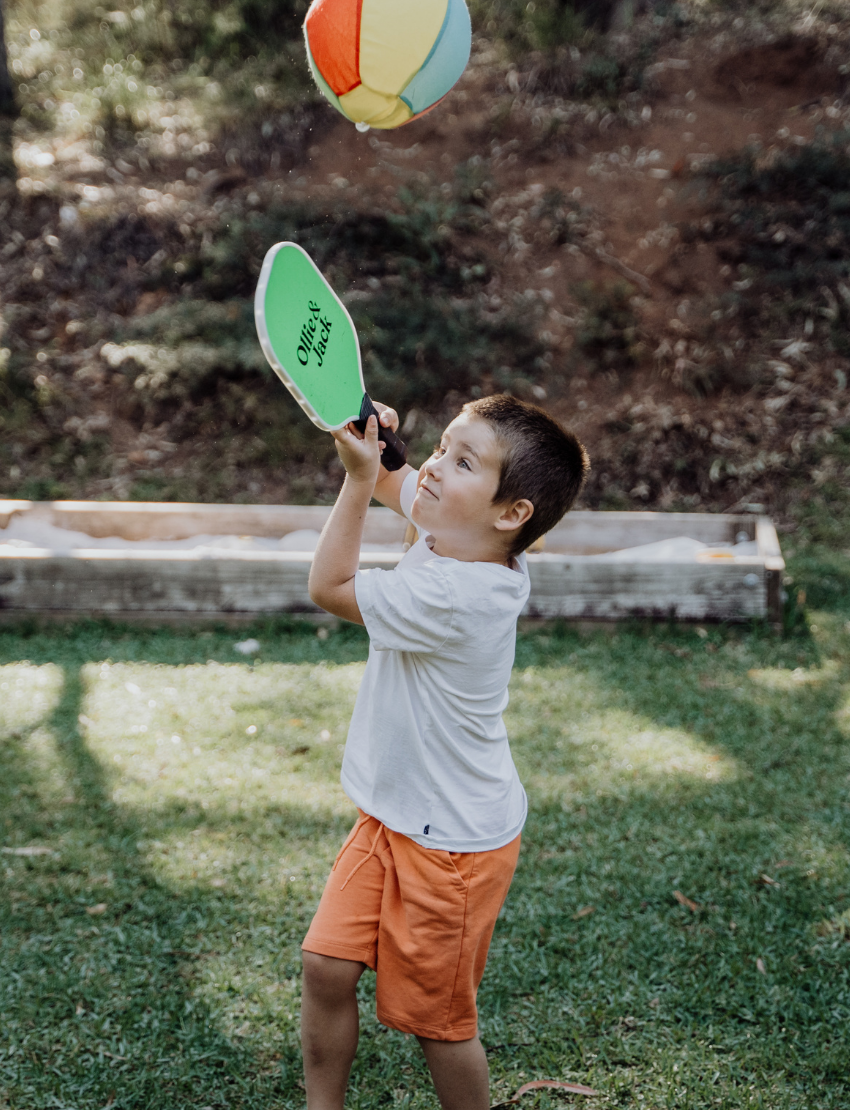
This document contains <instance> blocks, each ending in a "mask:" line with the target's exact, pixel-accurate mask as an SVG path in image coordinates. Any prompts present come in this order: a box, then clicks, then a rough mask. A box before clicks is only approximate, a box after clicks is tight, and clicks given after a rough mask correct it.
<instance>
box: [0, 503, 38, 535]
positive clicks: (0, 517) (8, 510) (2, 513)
mask: <svg viewBox="0 0 850 1110" xmlns="http://www.w3.org/2000/svg"><path fill="white" fill-rule="evenodd" d="M34 504H36V502H34V501H4V500H2V499H0V528H8V527H9V521H10V520H11V519H12V517H13V516H15V515H16V514H18V513H25V512H29V511H30V510H31V509H32V507H33V505H34Z"/></svg>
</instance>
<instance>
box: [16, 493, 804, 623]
mask: <svg viewBox="0 0 850 1110" xmlns="http://www.w3.org/2000/svg"><path fill="white" fill-rule="evenodd" d="M329 512H330V508H329V507H324V506H304V507H302V506H297V505H281V506H275V505H194V504H169V503H158V502H127V501H116V502H97V501H50V502H33V501H3V500H0V529H2V528H6V527H7V525H8V523H9V521H10V520H11V519H12V517H13V516H15V515H18V514H23V515H27V516H30V517H31V519H33V520H39V521H42V522H45V523H49V524H52V525H54V526H58V527H61V528H66V529H70V530H72V531H77V532H84V533H86V534H88V535H90V536H92V537H96V538H105V537H109V536H118V537H121V538H123V539H128V540H141V541H144V540H180V539H188V538H189V537H192V536H195V535H237V536H257V537H261V536H262V537H271V538H278V539H279V538H281V537H282V536H284V535H286V534H287V533H290V532H294V531H297V530H300V529H315V530H317V531H318V530H321V528H322V525H323V524H324V522H325V520H326V519H327V516H328V514H329ZM404 533H405V521H404V520H403V519H402V518H401V517H399V516H398V515H397V514H395V513H393V512H392V511H391V510H390V509H383V508H372V509H369V512H368V517H367V521H366V529H365V534H364V542H368V543H372V544H381V543H386V544H388V545H390V544H398V543H400V542H401V541H402V540H403V538H404ZM742 534H746V536H747V538H748V539H750V540H755V541H756V544H757V554H755V555H730V556H729V557H723V558H716V559H708V560H706V561H697V560H692V559H688V560H682V561H672V560H671V561H668V562H664V563H651V562H638V561H636V562H624V561H597V560H594V559H588V558H584V556H592V555H598V554H601V553H603V552H606V551H612V550H618V549H622V548H626V547H635V546H637V545H639V544H646V543H652V542H655V541H658V540H664V539H672V538H674V537H677V536H688V537H690V538H692V539H696V540H700V541H702V542H703V543H707V544H718V543H733V542H735V540H736V539H738V538H740V537H741V535H742ZM0 535H1V533H0ZM400 557H401V555H400V553H399V552H397V551H389V550H388V551H386V552H382V551H380V550H378V551H374V552H364V553H362V556H361V562H360V565H361V566H362V567H392V566H394V565H395V564H396V562H397V561H398V560H399V558H400ZM311 560H312V553H311V552H299V551H268V550H263V551H259V550H258V551H250V550H234V551H222V552H220V553H216V554H215V555H214V556H212V555H210V554H209V553H208V552H207V553H196V552H194V551H191V550H175V551H160V550H155V549H148V550H145V549H144V547H143V546H142V547H140V548H139V550H134V551H129V552H128V551H125V550H104V549H101V548H96V547H93V548H91V549H80V550H77V551H74V552H71V553H64V554H60V553H55V552H52V551H48V550H45V549H28V548H20V547H18V548H6V549H2V548H0V621H3V622H4V623H8V622H9V621H14V620H19V619H21V618H25V617H38V618H40V619H80V618H83V617H88V616H97V617H110V618H112V619H114V620H122V621H127V620H129V621H140V620H141V621H147V622H153V623H168V622H171V621H194V622H199V621H218V620H224V621H226V622H228V623H232V624H238V623H243V622H246V623H247V622H249V621H251V620H256V619H257V618H259V617H264V616H270V615H277V614H284V613H299V614H304V615H314V616H319V615H320V610H318V609H317V608H316V606H315V605H313V603H312V602H311V601H310V598H309V596H308V594H307V577H308V574H309V571H310V563H311ZM528 562H529V574H530V577H531V596H530V598H529V602H528V605H527V607H526V610H525V613H524V616H526V617H532V618H549V619H551V618H559V617H560V618H564V619H566V620H581V621H585V620H588V621H614V620H624V619H629V618H635V619H655V620H658V619H669V620H678V621H748V620H754V619H755V620H766V621H768V622H770V623H772V624H774V625H776V624H778V623H779V622H780V621H781V618H782V578H783V572H784V569H785V563H784V560H783V558H782V553H781V550H780V547H779V541H778V538H777V534H776V529H775V528H774V526H773V524H772V523H771V521H770V520H769V519H767V518H765V517H755V516H744V515H729V514H727V515H721V514H704V513H650V512H581V511H575V512H572V513H570V514H569V515H568V516H567V517H566V518H565V519H564V520H563V521H562V522H561V524H560V525H559V526H558V527H557V528H555V529H554V530H553V531H552V532H550V533H549V534H548V535H547V536H546V537H545V546H544V550H542V551H540V552H539V553H533V554H529V556H528Z"/></svg>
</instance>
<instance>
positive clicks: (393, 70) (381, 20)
mask: <svg viewBox="0 0 850 1110" xmlns="http://www.w3.org/2000/svg"><path fill="white" fill-rule="evenodd" d="M304 37H305V39H306V40H307V60H308V61H309V63H310V68H311V70H312V71H313V77H314V78H315V80H316V84H317V85H318V86H319V88H320V89H321V91H322V92H323V93H324V95H325V96H326V97H327V98H328V100H329V101H330V102H331V104H333V106H334V107H335V108H336V109H337V110H338V111H340V112H342V114H343V115H344V116H345V117H346V118H347V119H350V120H351V121H352V122H353V123H356V124H357V126H358V128H359V129H360V130H362V131H365V130H368V128H369V127H378V128H382V129H387V128H391V127H400V126H401V125H402V124H403V123H408V122H409V121H410V120H412V119H416V118H417V117H418V116H421V115H422V114H423V113H424V112H427V111H428V110H429V108H433V107H434V105H435V104H436V103H437V102H438V101H439V100H442V98H443V97H444V96H445V95H446V93H447V92H448V91H449V89H450V88H451V87H452V85H453V84H454V83H455V81H457V79H458V78H459V77H460V75H461V74H462V73H463V71H464V69H465V68H466V63H467V62H468V61H469V51H470V47H471V45H472V30H471V27H470V22H469V12H468V11H467V8H466V4H465V2H464V0H313V3H312V4H311V5H310V9H309V11H308V12H307V18H306V19H305V20H304Z"/></svg>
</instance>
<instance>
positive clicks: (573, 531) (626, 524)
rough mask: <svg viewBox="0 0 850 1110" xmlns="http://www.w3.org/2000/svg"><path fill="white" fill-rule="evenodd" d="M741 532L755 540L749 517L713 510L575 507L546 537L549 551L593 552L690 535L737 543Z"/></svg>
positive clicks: (709, 542) (752, 520)
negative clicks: (677, 510)
mask: <svg viewBox="0 0 850 1110" xmlns="http://www.w3.org/2000/svg"><path fill="white" fill-rule="evenodd" d="M740 532H746V534H747V536H748V538H749V539H755V520H754V518H753V517H750V516H733V515H721V514H712V513H643V512H593V511H582V510H574V511H573V512H571V513H570V514H569V515H568V516H566V517H565V518H564V520H563V521H561V523H560V524H559V525H558V526H557V528H554V529H553V530H552V531H551V532H549V533H548V535H547V536H546V550H547V551H549V552H554V553H560V554H574V555H594V554H600V553H602V552H603V551H619V550H620V549H622V548H624V547H637V546H638V545H640V544H644V543H655V542H656V541H658V540H669V539H675V538H676V537H677V536H688V537H690V538H691V539H694V540H699V541H700V542H701V543H708V544H712V543H734V542H735V538H736V536H737V535H738V533H740Z"/></svg>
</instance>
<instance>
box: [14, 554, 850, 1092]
mask: <svg viewBox="0 0 850 1110" xmlns="http://www.w3.org/2000/svg"><path fill="white" fill-rule="evenodd" d="M842 566H843V564H842ZM842 573H843V572H842ZM832 600H833V602H834V603H833V604H832V605H831V608H830V609H828V610H825V611H822V612H814V613H810V614H809V628H808V631H807V632H802V633H800V634H797V635H795V636H793V637H791V638H788V639H784V640H783V639H780V638H777V637H775V636H773V635H771V634H769V633H767V632H764V631H760V630H758V629H756V630H734V629H727V630H724V629H708V630H707V633H704V632H703V630H695V629H670V628H666V627H655V628H654V629H651V630H646V629H641V628H634V629H631V630H629V629H623V630H620V631H618V632H616V633H615V634H604V633H598V634H593V635H579V634H578V633H575V632H572V631H565V630H561V631H558V630H557V629H556V630H552V629H549V630H546V631H541V632H535V633H529V634H527V635H524V636H521V637H520V641H519V645H518V654H517V666H516V670H515V672H514V679H513V687H512V699H511V706H510V710H509V714H508V726H509V730H510V733H511V736H512V738H513V747H514V752H515V757H516V760H517V763H518V765H519V768H520V772H521V775H522V777H523V779H524V781H525V783H526V786H527V789H528V793H529V799H530V815H529V821H528V825H527V827H526V832H525V835H524V841H523V852H522V856H521V860H520V867H519V870H518V873H517V877H516V879H515V881H514V885H513V888H512V890H511V894H510V897H509V900H508V903H507V906H506V908H505V910H504V911H503V914H502V918H501V920H500V921H499V923H498V927H497V931H496V935H495V938H494V941H493V946H492V951H491V958H490V964H489V967H488V971H487V974H486V976H485V979H484V983H483V985H482V989H481V992H480V996H479V1001H480V1009H481V1030H482V1037H483V1040H484V1042H485V1044H486V1046H487V1047H488V1051H489V1055H490V1061H491V1067H492V1087H493V1101H494V1102H498V1101H501V1100H503V1099H504V1098H506V1097H508V1096H509V1095H511V1094H513V1092H514V1091H515V1090H516V1088H517V1087H519V1086H520V1085H521V1084H522V1083H523V1082H525V1081H527V1080H531V1079H539V1078H554V1079H566V1080H573V1081H579V1082H582V1083H586V1084H590V1085H591V1086H593V1087H595V1088H596V1089H597V1090H598V1091H599V1092H600V1095H599V1097H598V1098H583V1097H581V1096H573V1095H562V1094H558V1093H555V1092H547V1091H543V1092H541V1093H539V1094H535V1095H527V1096H525V1098H524V1099H523V1103H524V1105H526V1106H529V1107H533V1106H540V1107H548V1106H555V1105H562V1106H563V1105H567V1104H569V1105H574V1104H581V1105H583V1106H586V1107H587V1108H588V1110H593V1108H594V1107H601V1106H624V1107H642V1108H644V1110H661V1108H670V1110H672V1108H677V1110H697V1108H699V1110H704V1108H709V1107H711V1108H713V1107H724V1108H738V1107H741V1108H743V1107H747V1108H750V1107H763V1108H770V1110H780V1108H783V1110H784V1108H786V1107H787V1108H791V1107H794V1108H799V1110H816V1108H823V1110H827V1108H830V1110H846V1108H847V1107H848V1106H850V1032H848V1029H850V1024H848V1022H850V943H848V938H850V857H849V856H848V848H850V653H848V647H850V623H848V617H850V612H847V611H846V602H847V599H846V597H844V598H843V600H842V597H841V596H839V597H837V599H836V598H833V599H832ZM701 632H703V634H701ZM250 634H252V635H256V636H257V638H258V639H259V640H260V641H261V649H260V651H259V653H258V657H257V658H256V659H253V660H245V659H244V658H243V657H242V656H240V655H238V654H237V653H236V652H235V651H234V650H233V644H234V642H235V641H236V640H239V639H241V638H243V636H244V635H246V633H240V634H234V633H232V632H226V631H220V632H212V633H210V632H206V633H204V632H186V633H181V632H173V631H133V630H124V629H118V628H114V627H111V626H109V625H95V624H91V625H84V626H80V627H77V628H75V629H71V630H65V631H57V630H52V631H38V630H30V631H29V632H26V631H11V630H10V631H5V632H2V633H0V760H2V763H0V844H2V845H3V850H2V855H0V1025H1V1026H2V1036H0V1107H7V1108H8V1110H43V1108H44V1110H46V1108H57V1110H60V1108H68V1110H71V1108H73V1110H101V1108H103V1107H106V1106H110V1107H113V1108H115V1110H118V1108H126V1110H141V1108H148V1107H150V1108H162V1110H177V1108H180V1107H196V1108H198V1110H200V1108H203V1107H211V1108H219V1107H228V1108H243V1107H244V1108H248V1107H250V1108H258V1110H259V1108H263V1110H271V1108H283V1107H290V1106H292V1107H297V1106H300V1105H302V1104H303V1092H302V1090H301V1088H300V1087H299V1082H300V1059H299V1048H298V1010H299V968H300V961H299V942H300V939H301V937H302V935H303V933H304V931H305V929H306V927H307V924H308V921H309V919H310V915H311V913H312V911H313V908H314V907H315V905H316V902H317V900H318V897H319V894H320V891H321V888H322V884H323V881H324V877H325V874H326V872H327V870H328V867H329V865H330V862H331V860H332V859H333V856H334V854H335V852H336V850H337V848H338V846H339V843H340V841H341V839H342V837H343V836H344V833H345V831H346V829H347V827H348V825H349V824H350V822H351V820H352V816H353V810H352V807H351V805H350V803H349V802H348V801H347V799H346V798H345V796H344V795H343V793H342V790H341V788H340V786H339V783H338V768H339V760H340V750H341V746H342V744H343V742H344V739H345V731H346V726H347V720H348V716H349V713H350V710H351V707H352V703H353V699H354V695H355V691H356V688H357V684H358V681H359V678H360V675H361V673H362V670H363V660H364V658H365V653H366V639H365V636H364V635H363V633H362V632H360V631H359V630H357V629H352V628H348V629H341V630H339V631H337V632H332V633H331V634H330V635H329V636H327V637H326V638H321V637H320V635H317V633H316V630H315V629H314V628H312V627H310V626H306V625H298V624H292V625H287V624H278V625H268V626H262V627H258V628H256V629H254V630H253V631H252V632H251V633H250ZM25 847H26V848H32V847H36V848H41V849H49V853H47V852H45V853H43V854H30V855H25V854H20V853H19V852H18V850H19V849H21V848H25ZM677 891H678V892H680V894H681V895H682V896H683V898H684V899H688V900H690V902H691V903H693V904H694V905H695V906H696V908H689V905H688V903H687V902H685V903H684V904H683V903H682V902H680V901H677V898H676V894H675V892H677ZM372 992H373V982H372V977H371V975H368V974H367V975H366V976H364V980H363V983H362V998H363V1005H362V1027H363V1037H362V1041H361V1049H360V1052H359V1055H358V1058H357V1062H356V1064H355V1068H354V1073H353V1079H352V1093H351V1096H350V1100H349V1105H350V1106H351V1107H352V1108H355V1107H363V1108H365V1107H373V1106H382V1105H398V1106H409V1107H411V1108H413V1107H426V1106H427V1107H434V1106H435V1105H436V1100H435V1098H434V1095H433V1093H432V1090H431V1087H430V1083H429V1081H428V1080H427V1076H426V1072H425V1069H424V1066H423V1064H422V1062H421V1060H420V1058H419V1051H418V1047H417V1045H416V1043H415V1041H414V1040H412V1039H411V1038H409V1037H406V1036H404V1035H402V1034H400V1033H397V1032H394V1031H390V1030H386V1029H383V1028H381V1027H380V1026H378V1025H377V1023H376V1021H375V1019H374V1016H373V1009H372Z"/></svg>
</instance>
